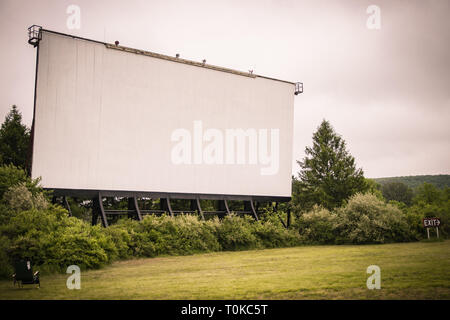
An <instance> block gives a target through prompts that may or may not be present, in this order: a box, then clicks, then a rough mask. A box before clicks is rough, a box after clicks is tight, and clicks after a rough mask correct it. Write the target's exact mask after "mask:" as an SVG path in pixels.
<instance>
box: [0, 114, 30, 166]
mask: <svg viewBox="0 0 450 320" xmlns="http://www.w3.org/2000/svg"><path fill="white" fill-rule="evenodd" d="M29 144H30V130H29V129H28V128H27V127H26V126H25V125H24V124H22V115H21V113H20V112H19V110H18V109H17V107H16V106H15V105H13V106H12V108H11V111H10V112H9V113H8V114H7V115H6V117H5V122H3V124H2V126H1V128H0V164H1V165H8V164H13V165H15V166H16V167H21V168H23V169H26V164H27V157H28V151H29Z"/></svg>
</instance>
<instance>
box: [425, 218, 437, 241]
mask: <svg viewBox="0 0 450 320" xmlns="http://www.w3.org/2000/svg"><path fill="white" fill-rule="evenodd" d="M422 223H423V226H424V228H426V229H427V236H428V239H430V228H433V227H435V228H436V235H437V237H438V238H439V226H440V225H441V219H440V218H423V219H422Z"/></svg>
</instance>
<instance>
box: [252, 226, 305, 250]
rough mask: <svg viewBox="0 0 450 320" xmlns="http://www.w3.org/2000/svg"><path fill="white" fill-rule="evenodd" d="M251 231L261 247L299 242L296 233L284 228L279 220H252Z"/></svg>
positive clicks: (294, 244) (273, 246)
mask: <svg viewBox="0 0 450 320" xmlns="http://www.w3.org/2000/svg"><path fill="white" fill-rule="evenodd" d="M253 233H254V234H255V236H256V237H257V239H258V241H259V246H260V247H262V248H279V247H292V246H296V245H299V244H300V243H301V240H300V237H299V235H298V233H297V232H296V231H295V230H294V229H286V228H284V227H283V226H282V224H281V223H280V222H279V221H278V222H272V221H261V222H253Z"/></svg>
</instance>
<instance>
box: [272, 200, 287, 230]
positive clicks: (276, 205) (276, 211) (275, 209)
mask: <svg viewBox="0 0 450 320" xmlns="http://www.w3.org/2000/svg"><path fill="white" fill-rule="evenodd" d="M273 211H274V212H275V213H276V214H277V217H278V219H280V222H281V224H282V225H283V227H285V228H286V229H287V226H286V224H285V223H284V221H283V219H282V218H281V217H280V215H279V214H278V202H275V207H274V208H273Z"/></svg>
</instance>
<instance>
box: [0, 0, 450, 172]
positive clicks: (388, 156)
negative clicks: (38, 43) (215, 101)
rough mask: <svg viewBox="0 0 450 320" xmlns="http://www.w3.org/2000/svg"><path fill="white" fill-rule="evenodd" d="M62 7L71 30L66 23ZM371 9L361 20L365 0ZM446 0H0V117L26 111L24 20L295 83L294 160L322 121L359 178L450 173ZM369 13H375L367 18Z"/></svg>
mask: <svg viewBox="0 0 450 320" xmlns="http://www.w3.org/2000/svg"><path fill="white" fill-rule="evenodd" d="M69 5H77V6H79V8H80V9H81V16H80V21H81V25H80V29H72V30H69V29H68V27H67V19H68V18H69V16H70V15H71V14H68V13H67V12H66V11H67V8H68V6H69ZM370 5H376V6H378V7H379V8H380V29H369V28H368V27H367V20H368V19H369V18H370V17H371V16H372V13H367V12H366V10H367V8H368V6H370ZM449 13H450V1H447V0H435V1H426V0H402V1H400V0H388V1H381V0H370V1H366V0H340V1H338V0H314V1H312V0H311V1H299V0H297V1H294V0H277V1H264V0H258V1H256V0H255V1H243V0H239V1H213V0H209V1H195V0H190V1H170V0H164V1H154V0H148V1H137V0H127V1H112V0H108V1H103V0H101V1H75V0H74V1H64V0H59V1H57V0H52V1H50V0H34V1H25V0H19V1H18V0H0V39H1V42H0V45H1V50H0V69H1V73H0V118H1V121H2V122H3V119H4V117H5V115H6V113H7V112H8V110H9V109H10V107H11V105H12V104H16V105H17V106H18V107H19V109H20V111H21V112H22V114H23V118H24V121H25V123H26V124H27V125H30V124H31V120H32V113H33V95H34V81H35V80H34V75H35V60H36V56H35V55H36V49H34V48H33V47H32V46H30V45H28V44H27V39H28V37H27V27H28V26H30V25H32V24H38V25H41V26H43V27H44V28H46V29H50V30H55V31H59V32H63V33H71V34H75V35H78V36H82V37H86V38H91V39H95V40H100V41H105V42H112V43H113V42H114V41H115V40H119V41H120V44H121V45H124V46H129V47H134V48H139V49H144V50H149V51H154V52H158V53H164V54H168V55H175V53H180V54H181V57H182V58H187V59H192V60H196V61H201V60H202V59H207V63H208V64H214V65H219V66H224V67H229V68H234V69H237V70H242V71H247V70H249V69H253V70H254V73H256V74H259V75H264V76H269V77H275V78H280V79H284V80H289V81H294V82H296V81H301V82H303V83H304V88H305V89H304V90H305V91H304V93H303V94H302V95H298V96H296V98H295V118H294V159H293V162H294V166H293V172H297V171H298V166H297V164H295V160H298V159H301V158H303V157H304V149H305V146H307V145H311V143H312V140H311V138H312V133H313V132H314V131H315V129H316V128H317V126H318V125H319V124H320V122H321V120H322V119H327V120H329V121H330V122H331V124H332V125H333V126H334V128H335V130H336V131H337V132H338V133H340V134H341V135H342V136H343V137H344V139H345V140H346V141H347V145H348V148H349V150H350V152H351V153H352V155H353V156H355V158H356V161H357V165H358V166H359V167H362V168H363V170H364V172H365V175H366V177H370V178H376V177H385V176H401V175H418V174H449V173H450V168H449V167H450V166H449V164H450V143H449V142H450V126H449V120H450V44H449V39H450V19H448V15H449ZM370 21H373V20H370Z"/></svg>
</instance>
